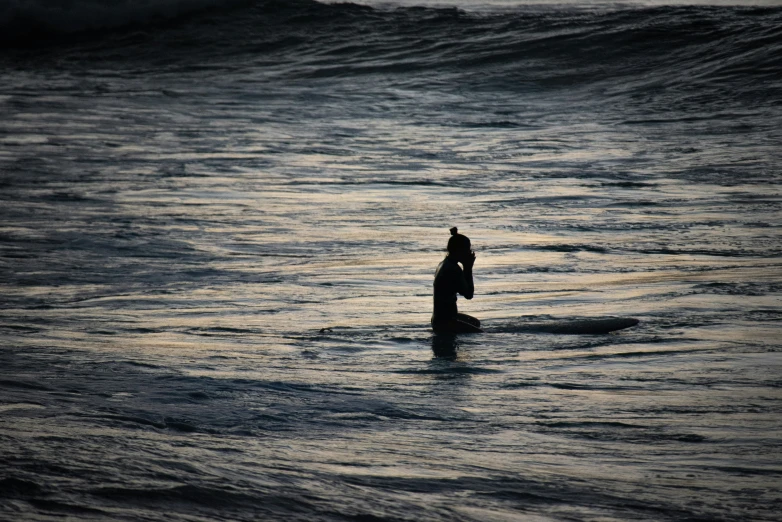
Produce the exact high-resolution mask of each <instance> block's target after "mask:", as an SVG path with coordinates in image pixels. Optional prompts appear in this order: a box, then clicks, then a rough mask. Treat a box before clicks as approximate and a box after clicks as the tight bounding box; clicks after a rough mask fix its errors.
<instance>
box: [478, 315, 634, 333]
mask: <svg viewBox="0 0 782 522" xmlns="http://www.w3.org/2000/svg"><path fill="white" fill-rule="evenodd" d="M639 322H640V321H639V320H638V319H635V318H634V317H598V318H594V319H592V318H587V319H572V320H567V319H566V320H561V321H545V322H530V323H525V324H521V325H517V326H514V327H513V331H516V332H540V333H551V334H561V335H603V334H607V333H611V332H616V331H617V330H624V329H625V328H630V327H632V326H635V325H637V324H638V323H639ZM489 331H490V330H489Z"/></svg>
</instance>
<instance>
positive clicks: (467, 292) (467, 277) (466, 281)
mask: <svg viewBox="0 0 782 522" xmlns="http://www.w3.org/2000/svg"><path fill="white" fill-rule="evenodd" d="M462 264H463V265H464V271H463V272H462V285H461V286H462V288H461V289H460V292H459V293H460V294H462V295H463V296H464V298H465V299H472V296H473V295H475V284H474V283H473V281H472V265H474V264H475V252H472V253H470V259H469V260H468V261H465V262H463V263H462Z"/></svg>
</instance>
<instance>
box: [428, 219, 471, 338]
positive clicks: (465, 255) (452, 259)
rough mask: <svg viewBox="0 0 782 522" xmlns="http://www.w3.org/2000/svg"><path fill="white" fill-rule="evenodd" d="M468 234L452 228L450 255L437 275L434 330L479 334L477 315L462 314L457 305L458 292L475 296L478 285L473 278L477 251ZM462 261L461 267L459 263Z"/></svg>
mask: <svg viewBox="0 0 782 522" xmlns="http://www.w3.org/2000/svg"><path fill="white" fill-rule="evenodd" d="M471 248H472V245H471V244H470V240H469V238H468V237H467V236H464V235H462V234H459V230H458V229H457V228H456V227H453V228H452V229H451V237H450V239H449V240H448V255H447V256H446V257H445V259H443V261H442V262H441V263H440V264H439V265H438V266H437V271H436V272H435V274H434V313H433V314H432V329H433V330H434V331H435V333H449V334H455V333H479V332H483V330H481V322H480V321H479V320H478V319H476V318H475V317H472V316H469V315H467V314H460V313H459V311H458V309H457V308H456V294H462V295H463V296H464V298H465V299H472V297H473V294H474V293H475V286H474V284H473V281H472V267H473V265H474V264H475V252H473V251H472V250H471ZM459 263H461V264H462V267H464V268H462V267H460V266H459Z"/></svg>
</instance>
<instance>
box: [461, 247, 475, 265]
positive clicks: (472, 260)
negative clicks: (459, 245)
mask: <svg viewBox="0 0 782 522" xmlns="http://www.w3.org/2000/svg"><path fill="white" fill-rule="evenodd" d="M462 264H463V265H464V268H468V269H469V268H472V265H474V264H475V252H473V251H470V253H469V254H468V255H467V257H466V258H465V259H464V261H462Z"/></svg>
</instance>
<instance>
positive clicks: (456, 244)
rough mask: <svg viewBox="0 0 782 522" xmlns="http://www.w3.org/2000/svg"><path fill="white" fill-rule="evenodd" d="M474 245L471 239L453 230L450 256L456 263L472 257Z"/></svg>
mask: <svg viewBox="0 0 782 522" xmlns="http://www.w3.org/2000/svg"><path fill="white" fill-rule="evenodd" d="M471 248H472V245H471V244H470V238H468V237H467V236H464V235H462V234H460V233H459V229H457V228H456V227H453V228H452V229H451V238H450V239H449V240H448V255H449V256H450V257H452V258H453V259H454V260H456V261H462V260H464V259H468V258H469V257H470V253H471V250H470V249H471Z"/></svg>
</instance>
